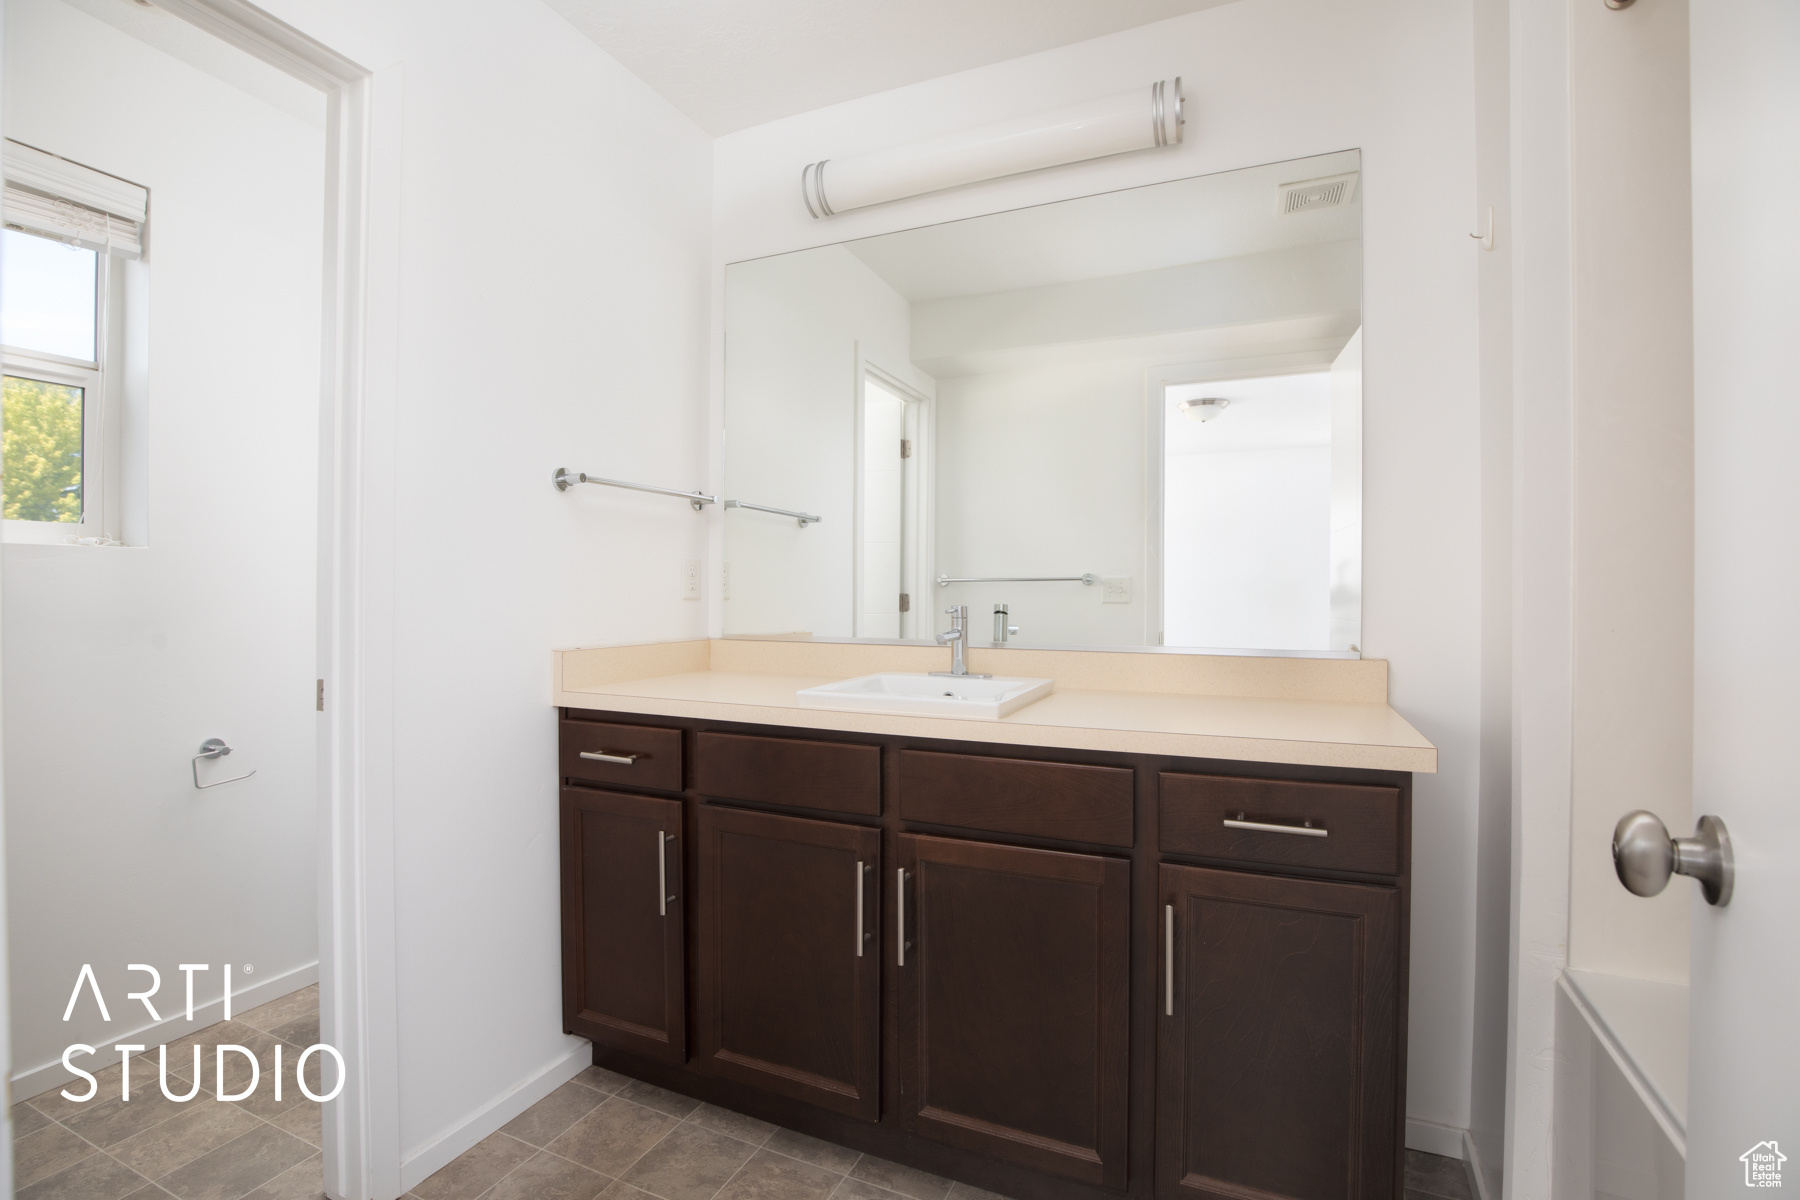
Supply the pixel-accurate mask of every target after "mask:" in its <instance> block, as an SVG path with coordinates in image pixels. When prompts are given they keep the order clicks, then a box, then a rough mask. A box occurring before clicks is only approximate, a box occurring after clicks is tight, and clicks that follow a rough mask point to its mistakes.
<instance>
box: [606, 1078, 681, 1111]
mask: <svg viewBox="0 0 1800 1200" xmlns="http://www.w3.org/2000/svg"><path fill="white" fill-rule="evenodd" d="M619 1095H621V1096H623V1097H625V1099H627V1100H629V1101H631V1102H632V1103H633V1104H641V1105H643V1106H644V1107H645V1108H654V1109H655V1110H656V1111H657V1112H665V1113H668V1114H669V1115H670V1116H671V1117H685V1116H687V1115H688V1114H689V1113H691V1112H693V1111H694V1110H695V1109H696V1108H699V1107H700V1102H699V1101H698V1100H695V1099H693V1098H692V1097H689V1096H683V1095H682V1094H681V1093H680V1092H671V1091H670V1090H669V1089H668V1088H660V1087H657V1086H656V1085H655V1084H654V1083H645V1082H644V1081H643V1080H641V1079H633V1080H632V1081H631V1082H630V1083H627V1084H626V1085H625V1086H624V1087H622V1088H620V1089H619Z"/></svg>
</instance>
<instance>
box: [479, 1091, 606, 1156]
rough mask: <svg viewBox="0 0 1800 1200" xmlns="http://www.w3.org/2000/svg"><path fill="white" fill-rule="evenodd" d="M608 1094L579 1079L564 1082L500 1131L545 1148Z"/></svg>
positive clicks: (596, 1106)
mask: <svg viewBox="0 0 1800 1200" xmlns="http://www.w3.org/2000/svg"><path fill="white" fill-rule="evenodd" d="M605 1099H606V1097H605V1096H603V1095H601V1094H600V1093H599V1092H596V1091H595V1090H594V1089H593V1088H585V1087H582V1086H581V1085H580V1084H579V1083H565V1084H563V1085H562V1086H561V1087H559V1088H557V1089H556V1090H555V1091H554V1092H551V1093H550V1094H549V1095H548V1096H545V1097H544V1098H543V1099H542V1100H539V1101H538V1102H537V1103H536V1104H534V1105H532V1106H531V1107H530V1108H528V1109H526V1110H525V1111H524V1112H522V1113H520V1114H519V1115H518V1116H516V1117H514V1118H513V1119H512V1120H510V1121H508V1122H507V1123H506V1124H505V1125H502V1126H501V1127H500V1132H501V1133H504V1134H506V1135H507V1136H509V1137H516V1138H518V1139H519V1140H520V1141H521V1142H525V1143H527V1144H529V1145H532V1146H536V1147H538V1148H539V1149H542V1148H543V1147H545V1146H548V1145H549V1144H550V1143H551V1142H554V1141H555V1140H556V1139H557V1137H558V1136H559V1135H561V1133H562V1132H563V1130H565V1129H567V1128H568V1127H569V1126H571V1125H573V1124H574V1123H575V1122H577V1121H579V1120H581V1118H582V1117H584V1116H586V1115H587V1114H588V1113H590V1112H592V1111H593V1110H594V1109H596V1108H598V1107H600V1103H601V1101H603V1100H605Z"/></svg>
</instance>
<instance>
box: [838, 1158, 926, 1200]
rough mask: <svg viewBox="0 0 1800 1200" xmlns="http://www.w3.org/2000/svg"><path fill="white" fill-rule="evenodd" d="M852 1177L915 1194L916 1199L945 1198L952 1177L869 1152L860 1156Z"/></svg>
mask: <svg viewBox="0 0 1800 1200" xmlns="http://www.w3.org/2000/svg"><path fill="white" fill-rule="evenodd" d="M850 1177H851V1178H852V1179H860V1180H862V1181H863V1182H864V1183H872V1184H874V1185H875V1186H876V1187H880V1188H886V1189H887V1190H888V1191H890V1192H899V1193H900V1194H901V1195H902V1196H911V1197H912V1200H944V1198H945V1197H946V1196H948V1195H949V1194H950V1181H949V1180H948V1179H944V1178H942V1177H941V1176H938V1175H932V1174H930V1173H929V1172H926V1171H921V1170H919V1169H918V1168H916V1167H903V1166H901V1165H900V1164H899V1163H896V1162H889V1161H888V1160H887V1159H885V1158H876V1157H875V1156H874V1155H873V1154H865V1155H863V1156H862V1157H861V1158H859V1159H857V1160H856V1165H855V1166H854V1167H852V1168H850Z"/></svg>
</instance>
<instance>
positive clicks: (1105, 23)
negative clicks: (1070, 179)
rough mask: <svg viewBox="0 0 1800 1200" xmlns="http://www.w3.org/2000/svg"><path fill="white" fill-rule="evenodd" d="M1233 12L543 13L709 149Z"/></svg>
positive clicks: (825, 7)
mask: <svg viewBox="0 0 1800 1200" xmlns="http://www.w3.org/2000/svg"><path fill="white" fill-rule="evenodd" d="M1228 2H1229V0H546V3H548V4H549V5H550V7H551V8H553V9H555V10H556V11H557V12H559V13H561V14H562V15H563V16H564V17H565V18H567V19H568V21H569V22H570V23H571V24H572V25H574V26H575V28H577V29H579V30H581V32H582V33H584V34H586V35H587V36H588V37H589V38H591V39H593V40H594V41H595V42H597V43H598V44H599V45H600V47H601V48H602V49H603V50H605V51H606V52H607V53H608V54H610V55H612V56H613V57H614V58H616V59H618V60H619V61H620V62H621V63H623V64H624V65H625V67H626V69H628V70H630V71H631V72H632V73H633V74H635V75H637V77H638V78H640V79H642V80H643V81H644V82H645V83H647V84H649V85H650V86H651V87H652V88H654V89H655V90H656V91H657V92H658V93H660V94H661V95H662V96H663V97H664V98H665V99H667V100H668V101H669V103H671V104H673V105H674V106H675V107H676V108H678V109H680V110H681V111H682V112H684V113H686V114H687V115H688V116H689V117H691V118H692V119H693V120H694V121H695V123H696V124H698V125H699V126H700V127H701V128H702V129H704V130H706V131H707V132H708V133H711V134H713V135H714V136H715V137H716V136H718V135H720V134H726V133H731V132H733V131H734V130H738V129H746V128H748V127H750V126H752V125H760V124H762V123H763V122H765V121H774V120H779V119H780V118H782V117H791V116H793V115H794V114H795V113H802V112H807V111H809V110H811V109H815V108H824V107H825V106H827V105H831V104H839V103H842V102H843V101H845V100H854V99H856V98H857V97H859V96H870V95H873V94H875V93H876V92H885V91H887V90H889V89H890V88H897V87H904V86H905V85H907V84H909V83H919V82H921V81H923V80H927V79H936V78H938V77H939V76H941V75H950V74H954V73H955V72H957V71H967V70H970V69H971V68H974V67H982V66H986V65H988V64H989V63H996V62H1004V61H1005V60H1007V59H1009V58H1018V57H1020V56H1022V55H1026V54H1035V53H1037V52H1038V51H1040V50H1052V49H1055V48H1056V47H1058V46H1068V45H1072V44H1074V43H1075V42H1082V41H1086V40H1087V39H1089V38H1095V37H1100V36H1102V35H1103V34H1108V33H1117V32H1118V31H1120V30H1122V29H1133V28H1135V27H1137V26H1139V25H1148V24H1149V23H1151V22H1152V21H1161V20H1166V19H1167V18H1169V17H1178V16H1181V15H1182V14H1183V13H1190V12H1195V11H1197V10H1199V9H1203V8H1214V7H1217V6H1218V5H1220V4H1224V3H1228Z"/></svg>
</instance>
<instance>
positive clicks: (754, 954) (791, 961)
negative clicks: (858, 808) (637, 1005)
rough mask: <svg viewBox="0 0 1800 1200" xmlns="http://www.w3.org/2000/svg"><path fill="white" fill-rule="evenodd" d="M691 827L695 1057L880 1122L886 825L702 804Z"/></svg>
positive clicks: (723, 1071) (700, 1063)
mask: <svg viewBox="0 0 1800 1200" xmlns="http://www.w3.org/2000/svg"><path fill="white" fill-rule="evenodd" d="M694 838H695V842H696V845H697V849H698V855H697V857H698V863H699V870H698V873H697V880H696V882H697V886H696V888H695V903H696V909H695V921H694V984H695V988H694V992H695V995H694V1000H695V1003H694V1026H695V1029H694V1034H695V1036H694V1066H695V1067H697V1068H699V1069H700V1070H702V1071H707V1072H710V1073H712V1074H716V1075H723V1076H725V1077H726V1078H729V1079H736V1080H738V1081H740V1082H743V1083H749V1084H754V1085H755V1086H757V1087H761V1088H766V1089H767V1090H769V1091H772V1092H777V1093H780V1094H781V1095H784V1096H792V1097H794V1098H795V1099H797V1100H806V1101H810V1102H811V1103H813V1104H817V1105H821V1106H822V1107H825V1108H829V1109H833V1110H835V1111H837V1112H843V1113H849V1114H851V1115H852V1116H858V1117H865V1118H868V1119H870V1120H873V1119H874V1118H875V1117H876V1116H878V1115H879V1113H880V1104H881V1099H880V1096H879V1095H878V1089H877V1085H878V1082H879V1080H880V1067H879V1064H878V1058H879V1054H880V1036H881V1023H880V1019H881V1012H880V1005H881V968H880V961H879V951H878V950H877V948H876V947H875V946H874V945H873V941H874V935H873V928H874V916H875V879H876V870H877V868H878V865H879V860H880V858H881V831H880V830H877V829H866V828H861V827H858V826H855V825H842V824H838V823H836V822H832V821H811V820H805V819H803V818H800V817H788V816H776V815H774V814H771V813H761V812H746V811H743V810H740V809H729V808H715V807H712V806H706V807H702V808H701V809H699V810H698V811H697V812H696V813H695V814H694Z"/></svg>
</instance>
